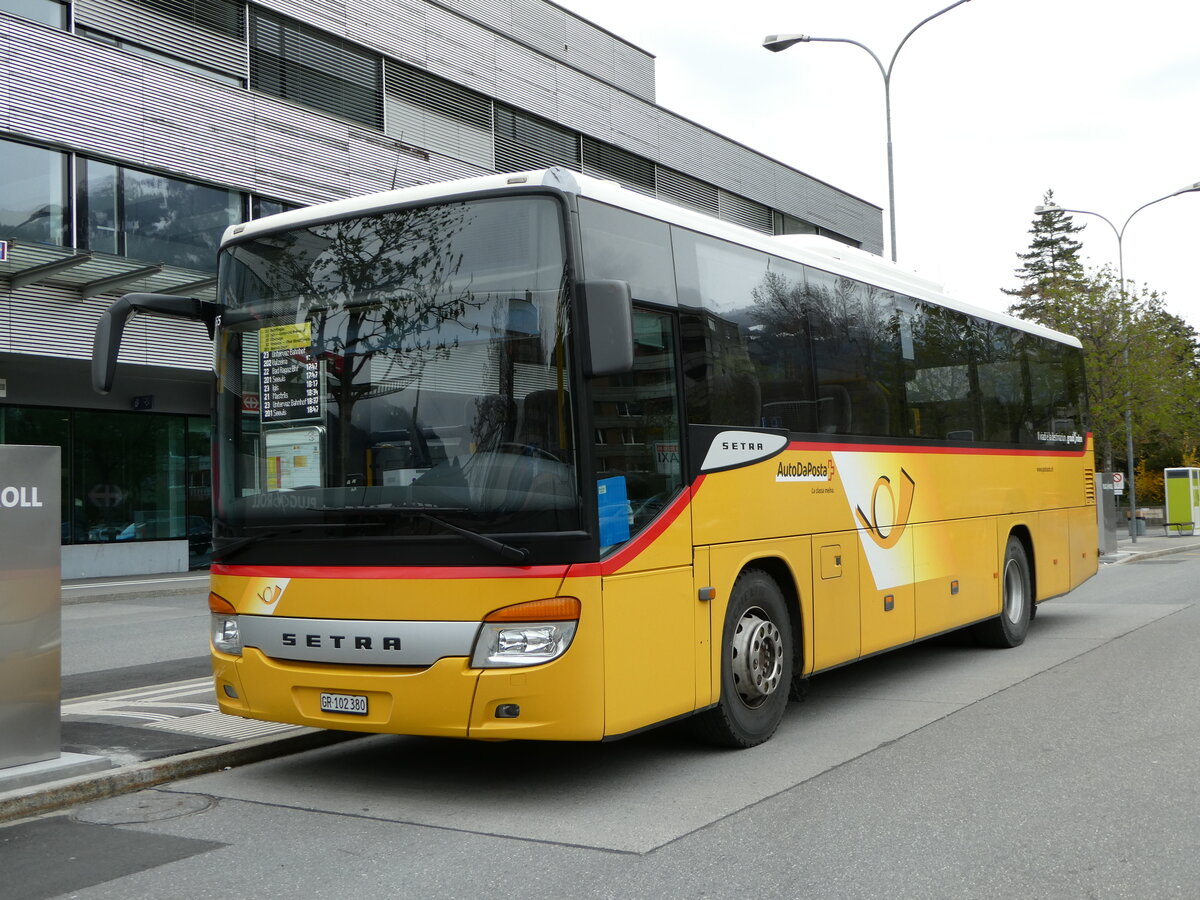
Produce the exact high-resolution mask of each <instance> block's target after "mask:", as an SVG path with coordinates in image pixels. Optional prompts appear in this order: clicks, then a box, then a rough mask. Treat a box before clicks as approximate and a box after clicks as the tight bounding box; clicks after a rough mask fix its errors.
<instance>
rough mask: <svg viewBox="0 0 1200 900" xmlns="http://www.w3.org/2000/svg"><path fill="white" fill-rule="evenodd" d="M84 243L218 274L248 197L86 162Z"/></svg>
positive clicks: (82, 206)
mask: <svg viewBox="0 0 1200 900" xmlns="http://www.w3.org/2000/svg"><path fill="white" fill-rule="evenodd" d="M79 173H80V174H79V186H80V191H79V205H80V223H81V224H80V232H81V235H80V237H81V242H83V241H86V245H87V247H88V249H91V250H97V251H100V252H102V253H114V254H117V255H120V256H127V257H130V258H131V259H137V260H142V261H145V262H147V263H162V264H164V265H168V266H179V267H181V268H186V269H196V270H198V271H204V272H213V271H216V267H217V248H218V246H219V245H220V242H221V235H222V234H223V233H224V231H225V229H226V228H228V227H229V226H230V225H233V224H236V223H237V222H240V221H241V220H242V195H241V194H240V193H238V192H237V191H227V190H222V189H220V188H212V187H206V186H204V185H199V184H193V183H191V182H187V181H180V180H179V179H176V178H169V177H167V176H165V175H156V174H153V173H150V172H140V171H138V170H136V169H126V168H123V167H120V166H114V165H110V164H108V163H99V162H95V161H94V160H80V164H79Z"/></svg>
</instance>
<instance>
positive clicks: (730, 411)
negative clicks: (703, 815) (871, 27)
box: [94, 169, 1097, 747]
mask: <svg viewBox="0 0 1200 900" xmlns="http://www.w3.org/2000/svg"><path fill="white" fill-rule="evenodd" d="M135 311H141V312H147V313H153V314H165V315H174V316H183V317H188V318H193V319H198V320H201V321H203V322H205V323H206V324H207V325H208V327H209V329H210V332H211V333H212V334H213V336H214V338H215V345H216V347H215V385H216V390H215V422H214V452H213V461H214V494H215V499H214V532H215V533H214V563H213V566H212V594H211V598H210V605H211V608H212V614H213V615H212V623H213V625H212V660H213V671H214V675H215V682H216V691H217V697H218V699H219V701H220V706H221V709H222V710H223V711H224V712H226V713H230V714H232V715H237V716H246V717H250V718H254V719H266V720H271V721H278V722H291V723H295V724H298V725H308V726H315V727H320V728H335V729H345V730H356V731H366V732H388V733H400V734H413V735H437V736H453V737H462V738H475V739H511V738H528V739H539V740H600V739H613V738H619V737H622V736H626V735H630V734H633V733H635V732H638V731H641V730H643V729H646V728H650V727H652V726H656V725H660V724H662V723H666V722H671V721H674V720H679V719H684V718H689V717H690V718H693V719H694V722H695V724H696V726H697V727H698V729H699V730H700V731H701V732H702V733H703V734H705V735H706V736H708V737H710V738H712V739H713V740H715V741H717V742H719V743H723V744H727V745H732V746H736V747H748V746H752V745H755V744H758V743H760V742H762V741H764V740H766V739H767V738H769V737H770V736H771V735H772V733H773V732H774V731H775V730H776V727H777V725H778V724H779V722H780V719H781V717H782V716H783V713H784V710H785V708H786V706H787V703H788V699H789V695H794V692H795V691H796V690H798V689H799V688H800V687H801V686H802V684H803V682H804V680H805V679H808V678H809V677H811V676H812V675H814V674H816V673H818V672H823V671H827V670H829V669H832V668H834V667H837V666H841V665H844V664H846V663H849V662H853V661H855V660H859V659H863V658H865V657H869V656H871V655H873V654H876V653H880V652H882V651H885V650H889V649H892V648H895V647H902V646H905V645H908V644H911V643H913V642H915V641H919V640H923V639H925V638H929V637H932V636H934V635H940V634H943V633H945V632H948V631H951V630H954V629H959V628H964V627H969V628H970V629H971V630H972V631H973V632H974V634H975V635H976V636H977V637H978V638H979V640H980V642H981V643H983V644H986V645H991V646H999V647H1011V646H1015V645H1018V644H1020V643H1021V642H1022V640H1024V638H1025V635H1026V631H1027V629H1028V627H1029V624H1030V620H1031V618H1032V617H1033V615H1034V611H1035V609H1036V604H1037V603H1040V602H1042V601H1044V600H1047V599H1049V598H1051V597H1054V596H1056V595H1060V594H1063V593H1065V592H1066V591H1069V590H1070V589H1071V588H1073V587H1074V586H1076V585H1078V584H1080V583H1081V582H1082V581H1084V580H1085V579H1087V578H1088V577H1090V576H1091V575H1092V574H1094V573H1095V571H1096V567H1097V549H1096V548H1097V537H1096V509H1095V491H1094V476H1093V468H1094V462H1093V455H1092V448H1091V442H1090V436H1089V435H1088V432H1087V426H1086V409H1085V401H1084V394H1083V392H1084V380H1083V370H1082V355H1081V350H1080V345H1079V343H1078V341H1076V340H1074V339H1073V338H1070V337H1067V336H1065V335H1062V334H1057V333H1054V332H1051V331H1048V330H1046V329H1043V328H1040V327H1037V326H1034V325H1031V324H1029V323H1025V322H1020V321H1017V320H1015V319H1011V318H1008V317H1006V316H1003V315H1001V314H997V313H992V312H986V311H983V310H981V309H974V308H971V307H969V306H966V305H964V304H962V303H959V302H956V301H954V300H951V299H950V298H949V297H946V296H944V295H943V293H942V292H941V291H940V289H939V288H938V287H937V286H936V285H933V284H931V283H929V282H927V281H924V280H922V279H920V278H918V277H916V276H915V275H913V274H911V273H908V272H905V271H904V270H902V269H900V268H897V267H895V266H893V265H891V264H888V263H885V262H883V261H882V260H880V259H878V258H877V257H875V256H872V255H870V254H868V253H865V252H863V251H860V250H856V249H854V248H851V247H847V246H843V245H841V244H837V243H834V242H832V241H828V240H826V239H824V238H818V237H814V236H808V235H805V236H794V237H786V236H770V235H765V234H760V233H758V232H755V231H753V230H751V229H748V228H744V227H741V226H739V225H735V224H731V223H728V222H724V221H720V220H718V219H714V218H710V217H708V216H706V215H703V214H701V213H698V212H694V211H692V210H689V209H686V208H683V207H680V206H675V205H671V204H667V203H664V202H661V201H659V200H657V199H654V198H652V197H647V196H643V195H642V194H640V193H636V192H633V191H630V190H626V189H624V188H622V187H621V186H619V185H618V184H616V183H613V182H609V181H602V180H598V179H594V178H590V177H587V176H584V175H579V174H576V173H572V172H567V171H565V170H562V169H549V170H544V171H536V172H527V173H521V174H515V175H495V176H487V177H481V178H475V179H470V180H464V181H457V182H451V183H446V184H439V185H430V186H422V187H413V188H405V189H401V190H396V191H392V192H387V193H383V194H378V195H373V196H369V197H364V198H357V199H353V200H346V201H340V202H335V203H329V204H324V205H320V206H315V207H311V208H308V209H303V210H296V211H291V212H285V213H282V214H280V215H276V216H272V217H269V218H264V219H261V220H257V221H253V222H249V223H246V224H243V225H238V226H235V227H233V228H231V229H229V231H227V232H226V234H225V238H224V241H223V244H222V248H221V253H220V274H219V285H218V299H217V302H216V303H207V302H200V301H196V300H192V299H187V298H179V297H164V296H160V295H127V296H126V297H124V298H122V299H121V300H120V301H118V302H117V303H116V304H114V305H113V307H112V308H111V309H110V310H109V311H108V313H107V314H106V315H105V317H104V318H103V319H102V322H101V325H100V328H99V330H98V332H97V349H96V356H95V360H94V367H95V368H94V378H95V380H96V384H97V388H98V389H100V390H108V389H109V388H110V386H111V384H112V379H113V375H114V372H115V354H116V349H117V346H118V344H119V341H120V334H121V330H122V327H123V325H124V322H125V320H126V318H127V317H128V316H129V315H130V313H132V312H135Z"/></svg>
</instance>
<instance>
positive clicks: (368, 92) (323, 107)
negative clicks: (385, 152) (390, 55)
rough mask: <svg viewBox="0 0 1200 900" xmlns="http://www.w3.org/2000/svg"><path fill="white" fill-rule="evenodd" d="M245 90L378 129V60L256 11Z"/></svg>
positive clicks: (380, 121) (380, 123)
mask: <svg viewBox="0 0 1200 900" xmlns="http://www.w3.org/2000/svg"><path fill="white" fill-rule="evenodd" d="M250 87H252V88H254V90H256V91H262V92H264V93H267V94H272V95H274V96H276V97H282V98H283V99H284V100H290V101H292V102H294V103H302V104H304V105H305V106H309V107H312V108H313V109H316V110H320V111H321V112H323V113H327V114H328V115H331V116H338V117H339V118H344V119H353V120H354V121H356V122H361V123H362V124H364V125H369V126H371V127H372V128H378V129H380V130H382V129H383V57H381V56H377V55H375V54H373V53H368V52H366V51H364V50H360V49H358V48H357V47H355V46H354V45H352V44H350V43H348V42H346V41H343V40H340V39H338V38H336V37H333V36H332V35H328V34H323V33H321V32H319V31H315V30H313V29H311V28H306V27H305V26H303V25H300V24H299V23H296V22H292V21H290V20H288V19H285V18H283V17H282V16H275V15H272V14H270V13H266V12H261V11H259V10H258V9H257V7H256V8H254V9H253V10H252V14H251V19H250Z"/></svg>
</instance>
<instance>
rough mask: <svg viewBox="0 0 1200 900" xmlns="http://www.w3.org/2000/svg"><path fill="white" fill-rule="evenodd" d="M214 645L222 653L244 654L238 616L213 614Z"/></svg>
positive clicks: (231, 654)
mask: <svg viewBox="0 0 1200 900" xmlns="http://www.w3.org/2000/svg"><path fill="white" fill-rule="evenodd" d="M212 642H213V646H214V647H216V648H217V649H218V650H220V651H221V652H222V653H228V654H229V655H230V656H241V655H242V636H241V633H240V631H239V628H238V617H237V616H226V615H218V614H216V613H214V614H213V617H212Z"/></svg>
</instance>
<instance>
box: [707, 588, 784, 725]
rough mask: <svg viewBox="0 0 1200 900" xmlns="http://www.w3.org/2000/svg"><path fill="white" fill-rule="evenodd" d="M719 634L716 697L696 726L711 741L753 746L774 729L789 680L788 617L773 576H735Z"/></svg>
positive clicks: (781, 711) (781, 710)
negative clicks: (719, 656)
mask: <svg viewBox="0 0 1200 900" xmlns="http://www.w3.org/2000/svg"><path fill="white" fill-rule="evenodd" d="M722 633H723V638H722V647H721V699H720V701H719V702H718V703H717V705H716V706H715V707H713V708H712V709H709V710H706V711H705V712H703V713H701V714H700V715H699V716H697V717H696V725H697V727H698V729H699V730H700V733H701V735H702V736H703V737H704V738H706V739H707V740H710V741H712V742H713V743H716V744H720V745H721V746H725V747H736V748H744V747H753V746H755V745H757V744H761V743H762V742H763V741H765V740H767V738H769V737H770V736H771V735H773V734H774V733H775V729H776V728H778V727H779V723H780V721H781V720H782V719H783V713H784V710H785V709H786V707H787V702H788V692H789V690H790V688H791V683H792V668H793V663H794V655H795V647H794V646H793V640H792V626H791V618H790V616H789V614H788V608H787V602H786V601H785V600H784V597H783V592H782V591H781V590H780V589H779V585H778V584H776V583H775V579H773V578H772V577H771V576H770V575H768V574H767V573H766V572H763V571H762V570H760V569H747V570H745V571H744V572H742V574H741V575H739V576H738V579H737V581H735V582H734V585H733V592H732V594H731V595H730V597H729V606H728V607H727V608H726V611H725V624H724V630H723V632H722Z"/></svg>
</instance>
